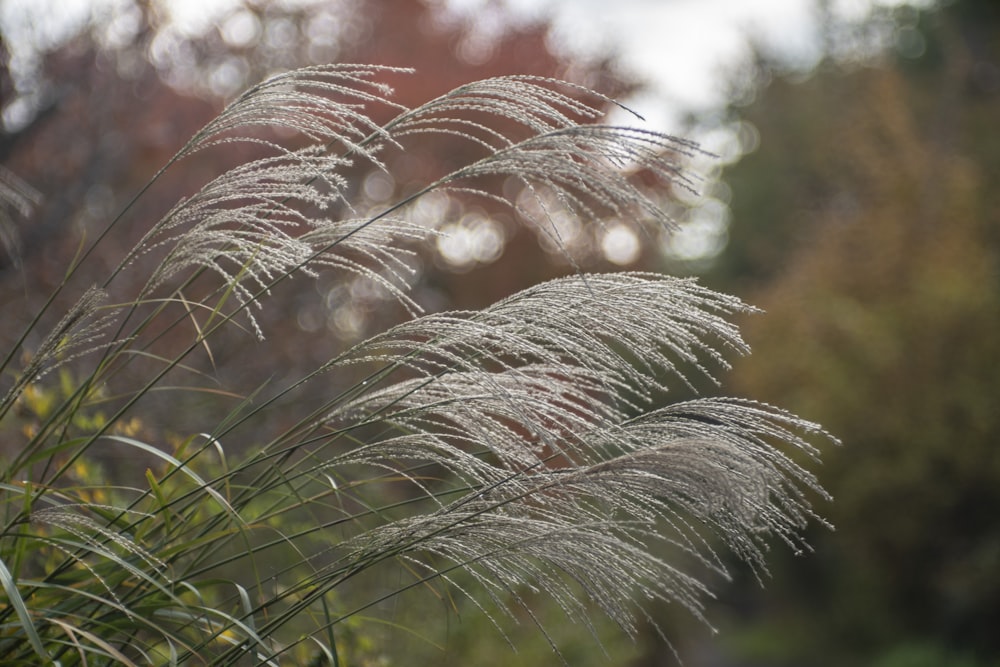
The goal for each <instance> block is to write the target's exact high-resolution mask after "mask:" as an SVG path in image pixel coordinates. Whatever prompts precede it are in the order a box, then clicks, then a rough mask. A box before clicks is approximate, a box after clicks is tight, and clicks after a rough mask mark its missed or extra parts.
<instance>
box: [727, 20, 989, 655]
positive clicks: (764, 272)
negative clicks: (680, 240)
mask: <svg viewBox="0 0 1000 667" xmlns="http://www.w3.org/2000/svg"><path fill="white" fill-rule="evenodd" d="M892 11H893V12H895V13H894V15H893V17H892V18H893V21H892V22H889V23H886V24H885V25H888V26H892V27H891V32H889V33H887V35H886V36H887V37H888V38H890V39H888V43H889V44H890V45H891V46H893V47H894V48H893V49H891V50H890V51H889V52H888V53H887V54H885V55H884V56H883V57H881V58H880V59H879V60H878V61H876V62H868V63H866V64H865V65H864V66H857V65H853V66H843V65H840V66H838V65H834V64H832V63H829V62H828V63H826V64H825V65H824V66H822V67H821V68H820V69H819V70H818V71H817V72H816V73H815V74H814V75H813V76H812V77H811V78H810V79H809V80H807V81H801V77H797V78H796V79H795V80H793V79H792V78H791V77H783V76H781V75H780V73H777V72H773V71H772V72H770V75H768V76H764V77H763V78H762V79H760V80H766V79H768V78H773V83H771V85H770V86H768V87H765V88H761V89H759V90H758V91H757V96H756V99H755V100H754V101H753V102H752V103H750V104H749V105H748V106H746V107H743V108H740V109H738V110H736V113H737V114H738V116H739V117H740V118H741V119H742V121H743V122H745V123H750V124H752V125H753V127H755V128H756V130H757V131H758V132H759V135H760V144H759V148H758V149H757V150H756V152H754V153H752V154H751V155H749V156H747V157H745V158H744V159H743V160H742V161H740V162H739V163H738V164H736V165H735V166H733V167H731V168H729V169H727V170H726V173H725V174H724V179H725V180H726V182H727V183H728V184H729V185H730V187H731V188H732V208H733V213H734V220H735V225H734V228H733V230H732V234H731V242H730V247H729V249H728V250H727V253H726V254H725V255H724V256H723V257H722V258H720V261H719V264H718V265H717V270H716V273H715V274H714V275H713V276H712V280H713V281H716V282H718V283H720V284H722V285H725V286H727V288H729V289H732V290H733V291H736V292H737V293H741V295H742V296H744V297H745V298H748V299H749V300H750V301H751V302H752V303H755V304H756V305H759V306H761V307H763V308H764V309H765V310H766V311H768V317H766V318H760V319H756V318H752V319H751V320H750V321H749V322H747V325H746V326H747V328H746V331H747V336H748V340H749V342H750V344H751V345H752V346H753V348H754V350H755V352H756V353H757V354H755V355H754V356H753V357H752V358H748V359H746V360H741V361H740V362H738V363H737V366H736V369H735V372H734V373H733V376H732V378H731V380H732V382H733V383H734V385H735V389H736V391H737V392H738V393H743V392H746V393H749V394H752V395H754V396H759V397H762V398H764V399H765V400H768V401H773V402H777V403H780V404H782V405H787V406H789V407H791V408H792V409H793V410H796V411H798V412H800V413H801V414H803V415H805V416H807V417H809V418H810V419H817V420H819V421H822V422H823V423H824V424H826V425H827V426H828V427H829V428H830V429H831V430H832V431H833V432H834V433H836V434H837V435H838V436H839V437H841V438H842V440H843V441H844V443H845V444H844V447H843V448H842V449H841V450H839V451H836V452H829V453H828V455H827V457H828V458H827V462H826V465H825V466H824V470H823V471H822V472H821V478H822V479H823V481H824V483H825V484H826V485H827V487H828V488H829V489H830V490H831V492H832V494H833V495H834V497H835V499H836V502H835V503H833V505H832V506H831V513H830V516H831V520H832V522H833V523H834V524H835V525H836V528H837V530H836V532H834V533H822V532H818V533H817V534H816V535H815V537H814V538H813V544H814V546H815V547H816V551H817V553H816V554H815V555H812V556H810V558H807V559H802V560H797V559H791V558H789V557H787V556H785V555H784V554H775V559H774V572H775V574H776V576H775V585H773V586H769V588H768V591H767V595H766V598H760V597H756V596H755V595H754V593H753V590H752V587H747V588H746V589H745V590H743V592H742V593H741V594H740V595H738V596H736V597H734V598H730V599H729V600H728V603H729V605H730V610H731V613H732V618H731V623H732V625H734V626H735V627H734V628H730V629H729V630H728V632H727V633H724V635H723V636H724V637H725V636H727V635H728V636H730V637H732V638H733V641H732V643H731V647H730V648H731V652H730V653H731V656H732V657H731V658H730V659H731V660H732V661H733V662H732V663H730V664H766V665H801V664H809V665H817V666H823V665H831V666H832V665H844V664H866V665H883V666H889V665H893V666H898V667H904V666H906V667H919V666H922V665H930V664H934V665H944V664H947V665H998V664H1000V635H998V634H997V633H996V628H997V627H998V626H1000V568H998V563H1000V524H998V523H997V521H996V513H997V511H998V510H1000V456H998V454H997V447H996V441H997V437H998V435H1000V410H998V409H997V397H998V396H1000V373H998V371H997V369H998V368H1000V339H998V337H997V331H1000V214H998V211H1000V192H998V190H997V189H996V188H995V187H992V185H991V184H992V183H994V182H995V181H996V179H997V175H998V174H1000V141H998V139H997V133H996V128H995V126H996V119H997V118H1000V8H998V7H997V5H996V4H995V3H990V2H969V1H966V2H956V3H953V4H950V5H947V6H945V7H943V8H941V9H940V10H937V11H928V12H917V11H915V10H913V9H911V8H899V9H896V10H892ZM736 656H738V657H736Z"/></svg>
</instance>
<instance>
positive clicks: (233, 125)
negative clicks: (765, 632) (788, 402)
mask: <svg viewBox="0 0 1000 667" xmlns="http://www.w3.org/2000/svg"><path fill="white" fill-rule="evenodd" d="M403 74H405V73H404V72H401V71H399V70H395V69H390V68H383V67H374V66H356V65H329V66H318V67H308V68H305V69H300V70H296V71H292V72H288V73H285V74H281V75H278V76H276V77H274V78H271V79H269V80H267V81H265V82H263V83H261V84H259V85H257V86H255V87H253V88H251V89H250V90H248V91H247V92H246V93H244V94H243V95H242V96H240V97H239V98H238V99H236V100H235V101H234V102H232V103H231V104H230V105H229V106H228V107H227V108H226V109H225V110H224V111H223V112H222V113H221V114H220V115H219V116H218V117H217V118H216V119H215V120H213V121H212V122H210V123H209V124H208V125H207V126H205V127H204V128H203V129H202V130H201V131H200V132H199V133H198V134H197V135H196V136H194V137H193V138H192V139H191V140H190V141H189V142H188V143H187V144H186V145H185V146H184V147H183V148H181V150H180V151H179V152H178V153H177V154H176V156H175V157H174V158H173V159H172V160H170V162H169V163H168V164H167V165H165V166H164V168H163V170H161V172H160V173H159V174H156V175H155V176H153V178H152V179H151V181H150V182H149V185H148V186H147V187H146V189H144V190H143V191H142V192H140V193H139V194H138V195H137V198H138V197H142V196H143V195H144V194H145V193H146V192H147V190H148V189H150V188H156V187H157V179H158V178H159V176H160V175H161V174H162V173H163V172H164V171H166V170H177V169H184V168H185V164H187V163H189V162H190V161H192V160H197V159H198V155H199V154H200V153H202V152H203V151H234V150H237V148H236V147H237V146H239V147H241V148H240V149H239V150H241V151H245V150H247V148H248V147H249V150H251V152H252V153H253V155H254V157H252V158H250V159H247V160H246V161H244V162H242V163H241V164H238V165H236V166H235V167H233V168H232V169H230V170H228V171H226V172H225V173H222V174H219V175H218V176H217V177H215V178H214V180H211V181H210V182H208V183H206V184H204V185H203V187H201V189H200V190H198V191H197V192H194V193H192V194H191V196H189V197H186V198H184V199H183V200H181V201H178V202H177V203H176V205H175V206H173V208H171V209H170V210H169V211H168V212H167V213H166V214H165V215H163V217H162V218H160V219H159V220H158V221H155V222H153V223H151V224H148V225H146V227H145V229H144V232H143V236H142V238H141V239H139V240H138V242H137V243H136V244H135V246H134V247H133V248H132V249H131V251H129V252H127V253H126V254H125V256H123V257H121V258H120V261H119V263H118V264H117V266H113V267H111V268H109V270H108V271H107V277H106V280H105V281H104V282H103V283H102V284H94V285H91V284H79V282H80V281H79V279H78V276H79V275H81V272H80V270H79V269H80V267H81V266H84V265H85V264H86V263H87V262H92V261H94V257H95V253H94V250H95V248H97V247H99V246H100V244H101V243H102V242H104V241H105V240H106V239H108V238H110V237H111V236H112V235H114V234H115V233H116V231H117V230H118V228H119V225H120V224H121V220H122V219H123V217H124V216H127V215H128V214H129V210H130V207H131V205H130V206H127V207H126V208H125V210H124V211H122V213H121V215H119V216H118V218H116V219H114V220H112V221H110V223H109V224H108V225H107V226H106V228H105V229H104V231H103V233H102V234H101V235H99V236H98V237H96V238H92V239H88V240H87V241H86V242H85V243H84V245H83V246H81V247H80V250H79V252H78V253H77V254H76V256H74V257H71V258H67V259H66V261H67V262H68V264H67V268H66V272H65V276H64V279H63V280H62V281H61V283H60V285H59V287H58V289H57V290H56V291H55V293H53V294H52V296H51V298H50V299H49V300H48V301H47V302H45V303H38V304H32V318H33V319H31V321H30V323H29V324H28V326H27V327H26V328H25V329H24V330H23V332H21V333H20V334H19V337H17V338H16V343H15V344H14V345H13V346H12V347H11V348H10V349H8V350H0V359H2V362H0V364H2V375H0V382H2V384H0V437H2V444H0V584H2V591H0V662H3V664H5V665H37V664H62V665H70V664H93V665H102V664H125V665H147V664H156V665H161V664H169V665H175V664H210V665H236V664H267V665H283V664H327V665H344V664H357V663H359V662H360V659H359V658H358V657H357V656H358V655H360V653H359V652H360V651H363V647H361V648H359V646H358V644H359V642H358V641H357V636H358V631H357V627H356V620H357V619H358V618H359V617H360V616H361V615H368V614H371V613H375V612H377V610H378V609H379V608H380V605H381V604H382V603H383V602H384V601H385V600H389V599H396V598H400V599H401V600H402V601H403V603H404V604H405V596H406V594H407V591H409V590H411V589H416V588H428V589H430V590H432V591H434V593H435V594H436V595H440V596H441V597H442V598H447V599H452V598H454V599H458V598H466V599H467V600H469V601H471V604H473V605H474V606H475V607H477V608H478V609H479V610H480V611H481V613H483V614H485V615H486V616H487V617H488V618H490V619H491V620H492V621H493V622H494V624H495V626H496V627H497V629H498V631H499V632H500V633H501V634H502V633H503V628H504V627H505V625H506V624H508V623H510V622H512V619H515V618H518V619H521V620H522V621H523V620H524V619H529V620H530V622H534V623H536V624H537V625H538V629H539V631H540V632H541V633H543V634H546V633H547V625H546V623H547V621H546V618H544V617H540V616H536V615H533V613H532V609H533V606H532V605H533V602H534V601H535V600H537V599H538V598H539V596H544V597H546V598H548V599H550V600H551V602H553V603H554V604H555V606H556V607H558V608H559V609H561V610H562V611H563V612H564V613H565V614H566V615H567V616H568V617H569V618H570V619H572V620H573V621H575V622H577V623H579V624H580V625H581V626H582V627H589V626H591V619H592V618H593V617H594V616H595V614H602V615H605V616H607V617H608V618H610V619H611V620H612V621H613V622H614V623H615V624H616V625H617V626H619V627H620V628H621V630H622V631H623V632H625V633H627V634H631V635H635V634H636V633H637V632H639V629H640V627H641V626H642V627H645V626H646V625H648V624H653V625H655V619H653V618H651V617H649V615H648V614H647V613H646V612H645V611H644V609H645V606H644V605H645V603H647V602H649V601H655V600H661V601H668V602H672V603H675V604H678V605H682V606H683V607H685V608H687V609H688V610H689V611H690V612H691V613H692V614H694V615H695V616H699V617H700V616H701V615H702V612H703V600H704V599H705V596H706V595H707V594H708V590H707V585H706V583H705V581H706V580H707V579H708V578H710V577H714V576H715V575H716V574H724V573H725V567H726V566H725V563H726V560H725V559H724V557H723V555H722V551H731V552H733V553H735V554H736V555H737V556H738V557H739V558H740V559H742V560H744V561H746V562H747V563H749V564H750V566H752V567H753V568H754V570H755V571H757V572H758V573H764V572H765V571H766V568H765V560H764V555H765V550H766V548H767V545H768V544H769V543H771V542H774V541H782V542H785V543H787V544H788V545H789V546H790V547H791V548H792V549H796V550H799V549H802V548H804V547H805V545H804V544H803V543H802V541H801V538H800V533H801V530H802V529H803V528H804V527H805V526H806V524H807V522H809V521H811V520H814V519H816V517H815V515H814V513H813V511H812V510H811V509H810V501H811V500H814V499H815V498H817V497H824V493H823V491H822V489H821V487H820V486H819V484H818V483H817V481H816V479H815V477H814V476H813V474H812V473H811V472H809V471H808V470H807V469H806V468H805V467H804V465H805V464H806V463H808V461H809V460H810V459H814V458H815V457H816V456H817V450H816V448H815V447H816V441H817V440H824V439H829V436H828V435H827V434H825V433H824V432H823V431H822V430H821V429H820V428H819V427H818V426H816V425H815V424H812V423H809V422H806V421H803V420H801V419H799V418H797V417H795V416H794V415H791V414H789V413H786V412H784V411H782V410H780V409H776V408H773V407H770V406H767V405H762V404H759V403H755V402H753V401H749V400H743V399H730V398H696V399H691V400H680V399H674V398H673V396H674V395H675V394H676V392H675V393H670V392H674V390H675V389H676V388H683V387H687V386H691V385H694V384H697V383H700V382H701V380H702V378H704V377H712V376H713V375H714V374H715V373H717V372H718V371H719V370H720V369H724V368H726V355H729V354H744V353H747V352H748V351H749V350H748V349H747V347H746V345H745V344H744V342H743V341H742V339H741V338H740V334H739V331H738V330H737V328H736V326H735V325H734V324H733V323H732V321H731V320H732V318H733V316H734V315H737V314H739V313H743V312H747V311H749V310H751V308H750V307H748V306H747V305H745V304H743V303H742V302H740V301H739V300H738V299H735V298H733V297H730V296H727V295H725V294H719V293H716V292H713V291H712V290H709V289H706V288H705V287H702V286H700V285H699V284H697V282H695V281H694V280H691V279H681V278H674V277H668V276H664V275H656V274H650V273H634V272H632V273H629V272H624V273H603V274H588V273H585V272H584V270H583V269H582V268H577V269H576V270H575V271H572V272H571V273H570V274H569V275H568V276H566V277H563V278H560V279H556V280H552V281H550V282H545V283H542V284H538V285H535V286H533V287H531V288H529V289H526V290H524V291H521V292H519V293H516V294H513V295H511V296H509V297H508V298H506V299H503V300H501V301H500V302H498V303H495V304H493V305H491V306H489V307H486V308H484V309H482V310H479V311H472V312H466V311H445V312H425V309H424V307H423V305H422V304H421V303H418V301H417V300H416V299H414V298H413V297H412V295H411V287H412V285H413V282H414V280H416V279H417V272H416V269H415V268H414V267H415V266H416V263H415V262H416V258H418V257H419V256H420V255H421V253H423V252H424V247H425V246H426V244H427V241H428V240H429V239H433V238H434V236H435V235H436V234H438V233H439V232H438V231H436V229H437V227H436V226H435V225H428V224H426V221H425V220H424V219H423V217H421V218H419V219H418V218H417V217H416V216H413V215H411V212H412V210H413V209H414V207H416V206H418V205H419V204H420V202H421V201H422V200H424V199H425V198H427V197H431V196H438V197H440V196H449V197H462V198H471V199H479V200H482V201H483V202H486V203H488V204H489V205H490V206H497V205H498V204H499V205H504V206H507V207H509V211H510V216H511V218H512V219H516V220H518V221H519V223H520V224H523V225H528V226H530V227H532V228H533V229H534V230H535V231H536V233H538V234H539V235H541V236H543V237H545V238H546V239H547V240H548V242H549V243H550V244H551V245H552V246H553V247H556V248H561V249H562V250H561V251H562V252H563V253H564V254H565V257H566V259H567V260H568V262H569V264H570V265H574V264H573V262H574V258H573V256H572V253H571V249H570V248H568V247H567V246H565V245H564V244H562V241H561V238H560V232H559V229H560V227H559V225H558V224H556V222H557V220H558V219H559V218H565V216H572V217H573V218H574V219H575V220H577V221H578V222H579V223H580V224H583V225H589V226H592V227H597V228H600V227H601V226H606V225H609V224H611V221H622V220H625V221H629V223H630V224H634V225H660V226H666V227H670V226H672V225H673V223H672V221H671V219H670V217H669V216H668V215H667V214H666V213H665V212H664V210H665V208H664V205H663V202H664V198H665V197H667V196H669V194H670V192H671V191H672V190H673V189H676V188H692V187H693V184H692V181H691V179H690V177H689V176H688V175H687V173H686V171H685V163H686V162H687V161H688V160H689V159H690V158H691V157H692V156H695V155H697V154H698V152H699V149H698V147H697V146H696V145H694V144H692V143H690V142H687V141H684V140H681V139H677V138H675V137H671V136H667V135H664V134H660V133H657V132H652V131H648V130H643V129H636V128H633V127H621V126H611V125H604V124H599V123H597V122H596V121H597V120H598V119H599V118H600V116H601V111H600V109H601V108H602V107H604V106H606V105H607V104H608V103H609V100H606V99H605V98H603V97H601V96H600V95H598V94H596V93H593V92H591V91H588V90H585V89H583V88H580V87H578V86H573V85H570V84H566V83H563V82H559V81H553V80H547V79H538V78H531V77H517V76H513V77H504V78H498V79H491V80H485V81H479V82H476V83H471V84H469V85H467V86H463V87H461V88H458V89H456V90H454V91H452V92H450V93H448V94H446V95H443V96H441V97H439V98H437V99H433V100H431V101H429V102H427V103H426V104H424V105H422V106H419V107H416V108H412V109H409V108H403V107H401V106H399V105H396V104H395V103H394V102H393V101H392V98H391V91H390V90H389V88H388V87H387V86H386V85H384V84H382V83H380V82H379V81H380V79H382V78H384V77H385V76H388V75H392V76H398V75H403ZM407 75H409V74H407ZM376 108H377V109H379V110H380V112H384V111H385V110H386V109H391V110H392V112H393V114H394V117H393V118H392V120H390V121H389V122H385V123H382V122H376V121H375V120H373V118H374V116H373V112H372V111H373V109H376ZM501 127H502V128H504V129H498V128H501ZM454 137H460V138H461V139H462V140H463V141H465V142H468V143H469V144H470V145H471V146H473V147H475V148H476V149H477V151H478V152H479V157H478V158H477V159H474V160H472V161H470V162H468V163H465V164H460V165H457V166H453V168H450V170H449V171H448V172H447V173H441V174H427V175H426V176H425V181H424V182H423V183H422V184H421V185H419V187H415V188H412V189H411V191H409V192H408V193H406V194H405V195H404V196H403V197H402V198H400V199H399V200H398V201H392V202H388V203H385V204H384V205H381V206H378V207H372V206H370V205H361V204H360V199H359V196H360V195H359V192H360V186H359V184H358V183H355V182H353V181H352V180H351V179H349V178H346V177H345V176H344V175H343V173H344V172H345V170H346V168H347V167H348V166H350V165H354V164H358V163H366V164H368V165H370V166H372V167H374V168H376V169H380V168H387V167H385V165H386V164H388V163H387V162H386V161H385V160H384V159H383V158H384V156H385V155H386V154H388V153H390V152H394V151H409V150H415V149H414V148H413V147H414V146H421V145H425V144H427V143H428V142H431V143H432V142H433V141H434V140H435V139H436V138H440V139H445V138H447V139H448V140H453V138H454ZM240 154H241V155H242V154H245V153H240ZM414 158H415V159H417V160H419V155H415V156H414ZM33 197H34V195H33V194H32V193H31V190H30V188H29V187H28V186H27V185H26V184H23V183H20V182H19V181H17V180H16V178H14V177H13V176H10V175H5V176H4V178H3V180H2V181H0V198H2V199H3V206H2V211H3V214H4V218H3V219H0V231H3V232H4V234H5V235H4V236H3V238H5V239H8V242H7V246H8V247H10V248H14V243H13V242H12V241H10V239H11V238H13V237H12V234H13V232H12V227H11V218H12V217H14V216H18V215H22V214H26V213H28V210H29V209H30V206H31V203H32V200H33ZM424 217H425V216H424ZM88 275H89V274H88ZM320 275H323V276H326V279H329V278H330V276H333V277H334V278H335V279H339V280H364V281H367V282H368V283H370V284H371V286H372V289H377V290H380V292H381V293H383V294H385V295H387V296H389V297H391V299H392V300H393V301H394V302H395V303H396V304H398V306H399V308H400V311H401V312H404V313H406V314H407V317H406V318H404V319H403V320H402V321H400V322H399V323H397V324H395V325H392V326H388V327H387V328H385V329H384V330H382V331H380V332H378V333H375V334H374V335H371V336H369V337H367V338H365V339H363V340H361V341H359V342H354V343H352V344H344V343H342V342H341V341H339V340H337V339H336V338H334V337H330V336H327V337H325V338H324V337H322V336H320V337H318V339H317V342H316V344H317V345H319V346H326V349H325V350H324V358H325V359H326V361H325V362H324V363H321V364H319V365H317V367H315V368H313V369H311V370H310V371H309V372H307V373H305V374H302V375H301V376H299V377H293V378H290V379H287V378H286V377H285V375H284V374H282V373H278V372H276V373H275V377H276V378H277V379H275V380H273V381H271V382H267V383H263V384H259V385H253V386H223V385H220V380H219V377H218V376H217V374H215V373H214V358H215V356H216V353H217V351H218V350H219V349H220V347H221V346H224V345H226V341H227V336H232V335H237V336H242V337H244V338H253V339H255V343H254V347H253V350H254V351H253V354H254V357H255V360H257V361H258V362H260V360H262V359H263V360H265V363H266V360H267V359H268V354H269V349H271V346H272V345H273V344H274V342H275V341H274V336H275V335H277V336H278V337H280V332H277V334H275V333H272V332H270V331H265V330H264V327H262V326H261V324H260V322H259V316H258V314H259V313H260V312H262V309H267V308H269V307H270V304H271V301H269V299H273V298H275V297H273V296H272V294H277V290H278V286H279V285H280V284H284V283H286V282H288V281H291V280H294V281H304V280H308V279H312V278H316V277H317V276H320ZM296 284H298V283H296ZM302 284H305V283H302ZM63 304H69V305H68V306H63ZM192 404H197V405H200V406H202V409H199V410H194V411H191V410H190V409H189V406H191V405H192ZM150 415H158V416H159V417H156V418H154V417H151V416H150ZM162 415H168V416H170V415H175V416H176V419H173V418H171V419H170V421H169V423H167V424H164V423H163V420H162ZM157 420H159V421H157ZM154 422H155V423H154ZM114 460H128V461H130V462H131V465H129V466H125V467H122V468H116V469H115V471H114V474H113V475H110V474H106V465H107V462H108V461H114ZM102 466H103V467H102ZM388 572H392V573H393V574H392V575H388V574H386V573H388ZM387 582H389V583H387ZM595 634H596V633H595ZM546 636H547V635H546ZM552 643H553V649H554V650H555V652H556V655H558V644H557V642H555V641H553V642H552Z"/></svg>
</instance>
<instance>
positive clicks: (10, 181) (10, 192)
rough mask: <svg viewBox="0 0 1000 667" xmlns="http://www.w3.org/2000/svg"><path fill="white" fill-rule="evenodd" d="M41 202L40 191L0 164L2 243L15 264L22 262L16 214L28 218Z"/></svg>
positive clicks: (0, 230)
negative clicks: (15, 219) (15, 220)
mask: <svg viewBox="0 0 1000 667" xmlns="http://www.w3.org/2000/svg"><path fill="white" fill-rule="evenodd" d="M38 202H39V194H38V192H37V191H36V190H35V189H34V188H33V187H31V186H30V185H28V184H27V183H25V182H24V181H23V180H21V179H20V178H18V176H17V175H16V174H14V173H13V172H12V171H11V170H10V169H7V168H5V167H4V166H3V165H0V245H2V246H3V247H4V250H5V251H6V252H7V256H8V257H9V258H10V261H11V263H13V265H14V266H19V265H20V263H21V255H20V253H19V251H18V248H19V243H20V240H19V238H20V237H19V234H18V233H17V225H16V224H15V222H14V218H15V215H20V216H21V217H23V218H27V217H29V216H30V215H31V212H32V210H34V208H35V206H36V205H37V204H38Z"/></svg>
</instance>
